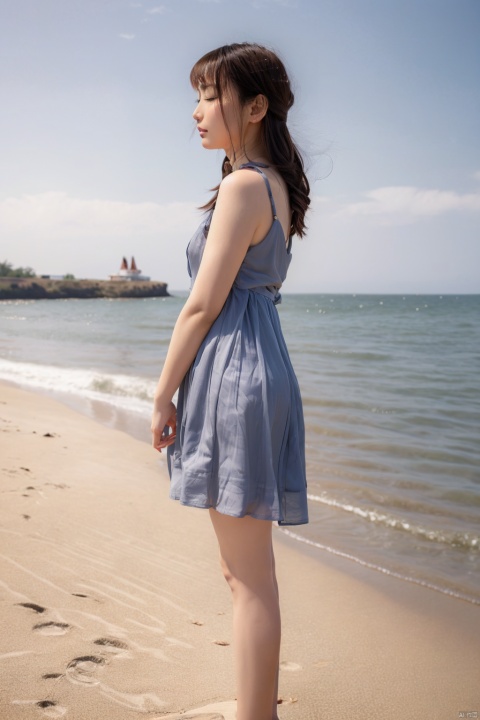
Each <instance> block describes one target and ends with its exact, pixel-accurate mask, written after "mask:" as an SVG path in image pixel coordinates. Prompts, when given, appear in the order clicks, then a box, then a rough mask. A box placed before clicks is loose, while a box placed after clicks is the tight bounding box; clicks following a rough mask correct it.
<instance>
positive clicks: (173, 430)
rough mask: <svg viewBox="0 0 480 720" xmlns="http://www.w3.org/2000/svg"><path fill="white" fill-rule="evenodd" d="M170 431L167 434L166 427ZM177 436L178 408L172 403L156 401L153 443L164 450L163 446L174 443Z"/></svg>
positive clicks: (153, 418) (153, 419) (155, 446)
mask: <svg viewBox="0 0 480 720" xmlns="http://www.w3.org/2000/svg"><path fill="white" fill-rule="evenodd" d="M167 427H168V428H170V433H168V434H165V432H164V431H165V429H166V428H167ZM176 437H177V408H176V407H175V405H174V404H173V402H170V403H162V402H160V401H157V400H156V401H155V405H154V408H153V414H152V445H153V447H154V448H155V450H158V452H162V448H166V447H168V446H169V445H173V443H174V442H175V438H176Z"/></svg>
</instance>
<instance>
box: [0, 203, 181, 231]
mask: <svg viewBox="0 0 480 720" xmlns="http://www.w3.org/2000/svg"><path fill="white" fill-rule="evenodd" d="M193 214H194V206H193V204H190V203H183V202H177V203H168V204H165V205H161V204H160V203H155V202H139V203H129V202H119V201H115V200H85V199H82V198H75V197H70V196H69V195H68V194H67V193H65V192H45V193H39V194H37V195H23V196H21V197H10V198H7V199H6V200H3V201H2V202H0V230H1V231H2V232H4V233H6V234H8V235H9V236H12V235H14V234H18V235H22V236H28V237H31V238H44V237H49V238H65V239H67V238H79V237H82V238H85V237H116V238H120V239H121V238H125V237H127V238H128V237H138V236H139V235H142V236H149V237H151V236H158V234H159V232H162V233H163V232H165V231H172V230H176V229H178V228H179V227H183V226H184V225H185V219H187V223H188V218H189V215H190V216H193Z"/></svg>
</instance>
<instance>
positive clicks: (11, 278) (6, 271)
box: [0, 257, 170, 300]
mask: <svg viewBox="0 0 480 720" xmlns="http://www.w3.org/2000/svg"><path fill="white" fill-rule="evenodd" d="M167 287H168V286H167V283H164V282H156V281H152V280H150V278H149V277H147V276H146V275H142V273H141V270H139V269H138V268H137V266H136V263H135V259H134V258H133V257H132V260H131V263H130V267H129V266H128V263H127V260H126V258H123V259H122V263H121V266H120V270H119V271H118V273H117V274H115V275H110V279H109V280H88V279H82V280H77V279H76V278H75V277H74V276H73V275H70V274H68V275H60V276H55V275H40V276H37V275H35V272H34V271H33V270H32V269H31V268H14V267H13V266H12V265H11V264H10V263H8V262H1V263H0V300H58V299H67V298H72V299H90V298H147V297H169V296H170V294H169V292H168V291H167Z"/></svg>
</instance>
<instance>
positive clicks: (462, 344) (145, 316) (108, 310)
mask: <svg viewBox="0 0 480 720" xmlns="http://www.w3.org/2000/svg"><path fill="white" fill-rule="evenodd" d="M185 297H186V293H175V294H174V296H173V297H170V298H149V299H144V300H43V301H4V302H1V303H0V378H2V379H4V380H7V381H10V382H14V383H17V384H19V385H21V386H24V387H27V388H31V389H34V390H37V391H38V390H40V391H42V392H47V393H49V394H52V395H54V396H56V397H57V398H59V399H61V400H63V401H64V402H67V403H69V404H71V405H73V406H75V407H77V408H79V409H81V410H82V411H84V412H87V413H89V414H91V415H93V416H94V417H96V418H97V419H100V420H101V421H102V422H105V423H107V424H110V425H113V426H117V427H120V428H121V429H124V430H127V431H128V432H131V433H132V434H134V435H135V436H136V437H138V438H141V439H143V440H145V441H147V442H149V441H150V437H149V436H150V433H149V423H150V412H151V398H152V395H153V392H154V388H155V385H156V381H157V378H158V374H159V371H160V368H161V365H162V361H163V358H164V357H165V353H166V350H167V347H168V341H169V338H170V334H171V331H172V328H173V325H174V322H175V320H176V317H177V315H178V313H179V311H180V309H181V307H182V305H183V303H184V302H185ZM278 309H279V313H280V317H281V322H282V326H283V330H284V334H285V338H286V341H287V345H288V347H289V351H290V355H291V358H292V362H293V365H294V368H295V370H296V373H297V377H298V380H299V383H300V388H301V391H302V397H303V402H304V411H305V422H306V443H307V448H306V450H307V479H308V492H309V507H310V523H309V524H308V525H302V526H298V527H291V528H287V529H286V530H281V532H286V533H287V534H289V535H290V536H291V537H292V538H293V539H294V540H296V541H297V542H298V547H299V549H300V550H301V549H302V547H303V548H305V549H306V547H307V546H308V547H309V549H308V552H309V553H314V554H318V555H321V556H325V554H333V555H341V556H344V557H347V558H349V559H350V561H351V562H352V563H360V564H362V565H366V566H369V567H371V568H372V571H378V572H383V573H387V574H391V575H394V576H396V577H398V578H400V579H402V580H403V581H405V582H414V583H419V584H421V585H424V586H427V587H429V588H430V589H431V591H432V592H435V591H436V592H442V593H447V594H450V595H452V596H454V597H457V598H458V599H459V600H463V601H467V602H471V603H475V604H480V322H479V320H480V296H479V295H475V296H467V295H459V296H453V295H444V296H441V295H428V296H427V295H425V296H422V295H405V296H401V295H385V296H379V295H321V294H310V295H288V294H286V295H284V296H283V302H282V304H281V305H280V306H278ZM0 394H1V389H0ZM152 452H153V451H152ZM352 568H353V565H352Z"/></svg>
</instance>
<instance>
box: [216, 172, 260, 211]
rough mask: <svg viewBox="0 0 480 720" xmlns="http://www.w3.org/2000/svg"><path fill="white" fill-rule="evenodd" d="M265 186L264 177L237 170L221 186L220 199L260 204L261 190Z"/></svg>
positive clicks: (255, 173)
mask: <svg viewBox="0 0 480 720" xmlns="http://www.w3.org/2000/svg"><path fill="white" fill-rule="evenodd" d="M263 184H264V180H263V178H262V176H261V175H260V174H259V173H257V172H252V171H251V170H247V169H245V170H237V171H235V172H233V173H230V175H227V176H226V177H225V178H224V179H223V180H222V182H221V184H220V189H219V193H218V199H219V200H220V199H221V197H223V198H224V199H225V200H229V201H234V200H237V201H238V202H240V203H244V202H247V203H249V204H254V205H255V204H256V203H257V202H258V195H259V188H261V187H262V186H263Z"/></svg>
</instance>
